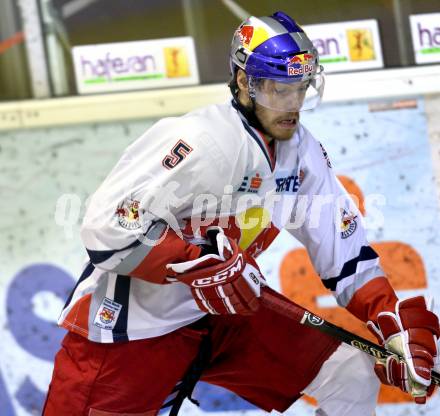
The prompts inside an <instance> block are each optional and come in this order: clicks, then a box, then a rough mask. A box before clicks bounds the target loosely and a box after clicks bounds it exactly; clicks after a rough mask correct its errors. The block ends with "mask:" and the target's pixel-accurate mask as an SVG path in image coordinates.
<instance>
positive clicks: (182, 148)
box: [162, 140, 193, 169]
mask: <svg viewBox="0 0 440 416" xmlns="http://www.w3.org/2000/svg"><path fill="white" fill-rule="evenodd" d="M192 151H193V149H192V147H191V146H190V145H189V144H187V143H185V142H184V141H183V140H179V141H178V142H177V143H176V144H175V145H174V147H173V148H172V149H171V154H170V155H166V156H165V157H164V158H163V160H162V165H163V166H164V167H165V168H166V169H172V168H175V167H176V166H177V165H178V164H179V163H180V162H181V161H182V160H183V159H185V157H186V156H187V155H188V154H190V153H191V152H192Z"/></svg>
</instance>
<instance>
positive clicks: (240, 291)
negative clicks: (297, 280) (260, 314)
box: [167, 228, 264, 315]
mask: <svg viewBox="0 0 440 416" xmlns="http://www.w3.org/2000/svg"><path fill="white" fill-rule="evenodd" d="M216 230H217V234H216V235H215V237H214V238H213V239H212V240H214V241H213V242H214V244H215V245H216V250H215V251H216V252H218V254H206V255H204V256H202V257H200V258H198V259H195V260H191V261H186V262H183V263H172V264H168V265H167V268H168V269H169V270H171V271H172V272H174V274H173V277H175V278H176V279H177V281H179V282H182V283H185V284H187V285H188V286H190V287H191V292H192V294H193V296H194V299H195V300H196V302H197V305H198V306H199V308H200V309H201V310H202V311H204V312H208V313H211V314H241V315H249V314H252V313H253V312H255V311H256V310H257V309H258V307H259V299H258V298H259V297H260V287H261V283H262V281H263V280H264V279H263V276H262V275H261V273H260V269H259V268H258V266H257V264H256V262H255V260H254V259H253V258H252V257H250V256H249V255H247V254H246V253H245V252H244V251H242V250H240V249H239V248H238V246H237V243H236V242H235V241H234V240H232V239H230V238H228V237H227V236H226V235H225V234H224V233H223V230H222V229H221V228H216Z"/></svg>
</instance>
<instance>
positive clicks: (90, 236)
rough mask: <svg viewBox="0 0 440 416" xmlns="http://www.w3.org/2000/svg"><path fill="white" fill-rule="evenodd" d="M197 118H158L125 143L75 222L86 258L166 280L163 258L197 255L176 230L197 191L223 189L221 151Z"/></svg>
mask: <svg viewBox="0 0 440 416" xmlns="http://www.w3.org/2000/svg"><path fill="white" fill-rule="evenodd" d="M207 131H208V130H206V129H204V128H203V123H197V122H194V120H192V119H190V118H170V119H164V120H161V121H160V122H158V123H157V124H155V125H154V126H153V127H152V128H150V129H149V130H148V131H147V132H146V133H145V134H144V135H143V136H141V137H140V138H139V139H138V140H137V141H135V142H134V143H133V144H132V145H130V146H129V147H128V148H127V149H126V151H125V153H124V154H123V155H122V157H121V159H120V160H119V162H118V163H117V164H116V166H115V167H114V168H113V170H112V171H111V172H110V174H109V175H108V177H107V178H106V179H105V180H104V182H103V183H102V185H101V186H100V187H99V188H98V190H97V191H96V192H95V194H94V195H93V196H92V198H91V200H90V203H89V206H88V208H87V212H86V215H85V218H84V221H83V225H82V228H81V237H82V240H83V242H84V245H85V247H86V249H87V252H88V255H89V257H90V261H91V262H92V263H93V264H94V265H95V266H96V267H98V268H101V269H104V270H107V271H111V272H115V273H118V274H121V275H128V276H133V277H139V278H141V279H145V280H148V281H151V282H155V283H166V276H167V269H166V265H167V264H168V263H172V262H181V261H187V260H192V259H194V258H197V257H198V256H199V254H200V248H199V247H198V246H196V245H193V244H190V243H189V242H187V241H185V240H184V239H183V238H182V234H181V232H180V229H181V228H183V227H184V225H185V223H184V219H185V218H189V217H191V214H192V212H193V211H192V210H193V203H194V200H195V198H196V197H197V196H198V195H201V194H204V193H210V194H213V195H214V196H215V195H216V194H218V195H221V194H222V192H223V188H224V185H226V183H227V182H228V181H229V179H230V178H229V176H230V175H227V174H226V172H225V170H226V166H225V165H226V163H225V161H224V158H225V156H224V155H223V154H222V151H221V149H217V147H216V142H215V140H214V139H213V138H212V137H211V136H210V134H209V133H207Z"/></svg>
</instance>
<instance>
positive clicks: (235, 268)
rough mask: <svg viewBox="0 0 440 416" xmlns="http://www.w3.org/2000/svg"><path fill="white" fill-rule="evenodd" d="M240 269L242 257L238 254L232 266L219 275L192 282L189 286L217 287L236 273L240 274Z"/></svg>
mask: <svg viewBox="0 0 440 416" xmlns="http://www.w3.org/2000/svg"><path fill="white" fill-rule="evenodd" d="M242 269H243V255H242V254H241V253H239V254H238V256H237V259H236V260H235V262H234V264H232V265H231V266H230V267H229V268H228V269H226V270H224V271H222V272H220V273H217V274H216V275H215V276H209V277H205V278H203V279H197V280H194V282H192V283H191V286H193V287H205V286H212V285H217V284H219V283H221V282H224V281H225V280H227V279H228V278H230V277H233V276H234V275H235V274H236V273H238V272H240V271H241V270H242Z"/></svg>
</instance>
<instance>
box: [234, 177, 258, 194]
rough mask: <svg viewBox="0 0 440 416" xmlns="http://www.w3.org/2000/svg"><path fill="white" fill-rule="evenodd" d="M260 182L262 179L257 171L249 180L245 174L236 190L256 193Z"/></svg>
mask: <svg viewBox="0 0 440 416" xmlns="http://www.w3.org/2000/svg"><path fill="white" fill-rule="evenodd" d="M262 183H263V179H262V178H261V176H260V174H259V173H258V172H257V173H255V175H253V176H252V177H251V178H250V180H249V176H245V177H244V178H243V182H242V183H241V185H240V188H238V192H250V193H253V194H256V193H258V190H259V189H260V187H261V184H262Z"/></svg>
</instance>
